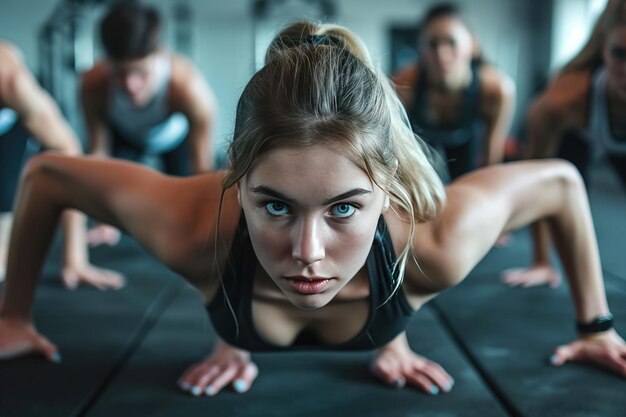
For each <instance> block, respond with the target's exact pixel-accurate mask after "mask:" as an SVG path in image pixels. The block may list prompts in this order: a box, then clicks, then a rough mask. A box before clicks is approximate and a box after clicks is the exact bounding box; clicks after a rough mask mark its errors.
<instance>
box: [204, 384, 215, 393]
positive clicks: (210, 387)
mask: <svg viewBox="0 0 626 417" xmlns="http://www.w3.org/2000/svg"><path fill="white" fill-rule="evenodd" d="M204 393H205V394H206V395H213V394H215V390H214V389H213V387H212V386H210V385H209V386H208V387H206V389H205V390H204Z"/></svg>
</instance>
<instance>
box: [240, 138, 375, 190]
mask: <svg viewBox="0 0 626 417" xmlns="http://www.w3.org/2000/svg"><path fill="white" fill-rule="evenodd" d="M245 179H246V182H247V186H248V187H250V186H252V187H256V186H259V185H265V186H268V185H274V186H276V187H281V188H284V189H292V190H297V189H298V188H299V187H306V188H309V189H319V188H324V189H329V190H330V189H339V188H342V189H343V188H355V187H360V188H366V187H367V188H369V189H370V190H372V188H373V185H372V181H371V180H370V178H369V176H368V175H367V174H366V173H365V171H363V170H362V169H361V168H360V167H359V166H358V165H356V164H355V163H354V162H353V161H352V160H350V159H349V158H348V157H347V156H345V155H343V154H342V153H341V152H340V151H338V150H335V149H333V148H332V147H328V146H323V145H314V146H307V147H285V148H278V149H273V150H271V151H268V152H265V153H263V154H262V155H260V156H259V157H258V158H257V161H256V162H255V164H254V166H253V167H252V168H251V169H250V171H249V172H248V174H247V175H246V176H245Z"/></svg>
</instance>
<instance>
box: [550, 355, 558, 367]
mask: <svg viewBox="0 0 626 417" xmlns="http://www.w3.org/2000/svg"><path fill="white" fill-rule="evenodd" d="M558 360H559V357H558V356H556V354H554V355H552V356H550V363H551V364H552V365H556V363H557V361H558Z"/></svg>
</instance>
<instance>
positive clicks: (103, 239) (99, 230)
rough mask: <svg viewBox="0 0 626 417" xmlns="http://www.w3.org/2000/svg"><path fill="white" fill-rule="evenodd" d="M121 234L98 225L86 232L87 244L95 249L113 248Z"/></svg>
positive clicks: (113, 229)
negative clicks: (103, 246)
mask: <svg viewBox="0 0 626 417" xmlns="http://www.w3.org/2000/svg"><path fill="white" fill-rule="evenodd" d="M121 235H122V234H121V232H120V231H119V230H118V229H117V228H115V227H113V226H110V225H108V224H99V225H97V226H95V227H93V228H92V229H89V231H88V232H87V243H88V244H89V246H92V247H95V246H100V245H108V246H115V245H117V244H118V242H119V241H120V237H121Z"/></svg>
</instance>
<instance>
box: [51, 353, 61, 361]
mask: <svg viewBox="0 0 626 417" xmlns="http://www.w3.org/2000/svg"><path fill="white" fill-rule="evenodd" d="M50 359H51V360H52V362H54V363H61V362H63V358H62V357H61V354H60V353H59V352H54V353H53V354H52V356H51V357H50Z"/></svg>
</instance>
